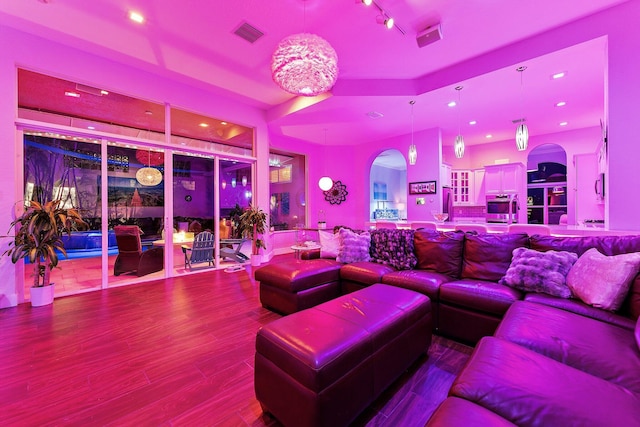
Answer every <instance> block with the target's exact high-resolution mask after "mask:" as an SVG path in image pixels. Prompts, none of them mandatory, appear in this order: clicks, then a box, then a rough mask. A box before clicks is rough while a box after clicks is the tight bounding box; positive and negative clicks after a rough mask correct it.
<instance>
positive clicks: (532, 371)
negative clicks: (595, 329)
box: [449, 337, 640, 427]
mask: <svg viewBox="0 0 640 427" xmlns="http://www.w3.org/2000/svg"><path fill="white" fill-rule="evenodd" d="M449 394H450V395H452V396H457V397H461V398H463V399H467V400H469V401H471V402H474V403H476V404H478V405H481V406H484V407H485V408H487V409H488V410H490V411H492V412H495V413H496V414H498V415H500V416H501V417H503V418H506V419H508V420H510V421H511V422H513V423H514V424H517V425H519V426H523V427H527V426H570V425H571V426H640V397H638V395H637V394H635V393H631V392H629V390H626V389H624V388H623V387H620V386H619V385H617V384H613V383H610V382H608V381H605V380H603V379H602V378H598V377H595V376H593V375H590V374H587V373H584V372H581V371H579V370H577V369H575V368H572V367H570V366H567V365H565V364H562V363H560V362H558V361H556V360H553V359H551V358H549V357H546V356H543V355H541V354H538V353H536V352H534V351H532V350H529V349H527V348H525V347H522V346H520V345H518V344H514V343H512V342H509V341H505V340H501V339H498V338H494V337H484V338H482V339H481V340H480V342H479V343H478V345H477V346H476V348H475V349H474V352H473V354H472V355H471V357H470V359H469V361H468V362H467V364H466V365H465V367H464V368H463V370H462V372H461V373H460V374H459V375H458V377H457V378H456V379H455V381H454V383H453V385H452V386H451V390H450V391H449Z"/></svg>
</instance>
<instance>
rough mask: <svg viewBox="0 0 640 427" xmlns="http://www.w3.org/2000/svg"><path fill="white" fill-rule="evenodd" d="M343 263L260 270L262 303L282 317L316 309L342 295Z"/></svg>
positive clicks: (327, 261) (293, 263)
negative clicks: (341, 277) (311, 308)
mask: <svg viewBox="0 0 640 427" xmlns="http://www.w3.org/2000/svg"><path fill="white" fill-rule="evenodd" d="M341 266H342V264H341V263H339V262H337V261H335V260H330V259H313V260H305V261H298V260H297V261H290V262H281V263H278V264H269V265H265V266H264V267H260V268H258V269H257V270H256V271H255V279H256V280H257V281H259V282H260V303H261V304H262V306H263V307H265V308H268V309H270V310H273V311H277V312H279V313H282V314H291V313H295V312H296V311H300V310H304V309H305V308H309V307H313V306H315V305H318V304H320V303H323V302H325V301H329V300H330V299H333V298H335V297H337V296H338V295H340V267H341Z"/></svg>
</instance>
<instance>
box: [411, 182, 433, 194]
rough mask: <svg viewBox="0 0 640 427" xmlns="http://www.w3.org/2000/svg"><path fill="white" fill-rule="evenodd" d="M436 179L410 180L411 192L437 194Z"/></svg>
mask: <svg viewBox="0 0 640 427" xmlns="http://www.w3.org/2000/svg"><path fill="white" fill-rule="evenodd" d="M436 188H437V187H436V181H423V182H410V183H409V194H436Z"/></svg>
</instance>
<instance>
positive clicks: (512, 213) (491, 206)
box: [487, 194, 518, 224]
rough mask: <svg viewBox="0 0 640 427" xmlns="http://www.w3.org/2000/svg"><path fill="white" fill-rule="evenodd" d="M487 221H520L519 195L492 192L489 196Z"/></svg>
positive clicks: (507, 222) (505, 222)
mask: <svg viewBox="0 0 640 427" xmlns="http://www.w3.org/2000/svg"><path fill="white" fill-rule="evenodd" d="M487 222H499V223H504V224H514V223H517V222H518V195H517V194H492V195H488V196H487Z"/></svg>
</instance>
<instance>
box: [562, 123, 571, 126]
mask: <svg viewBox="0 0 640 427" xmlns="http://www.w3.org/2000/svg"><path fill="white" fill-rule="evenodd" d="M568 124H569V123H567V122H560V126H566V125H568Z"/></svg>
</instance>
